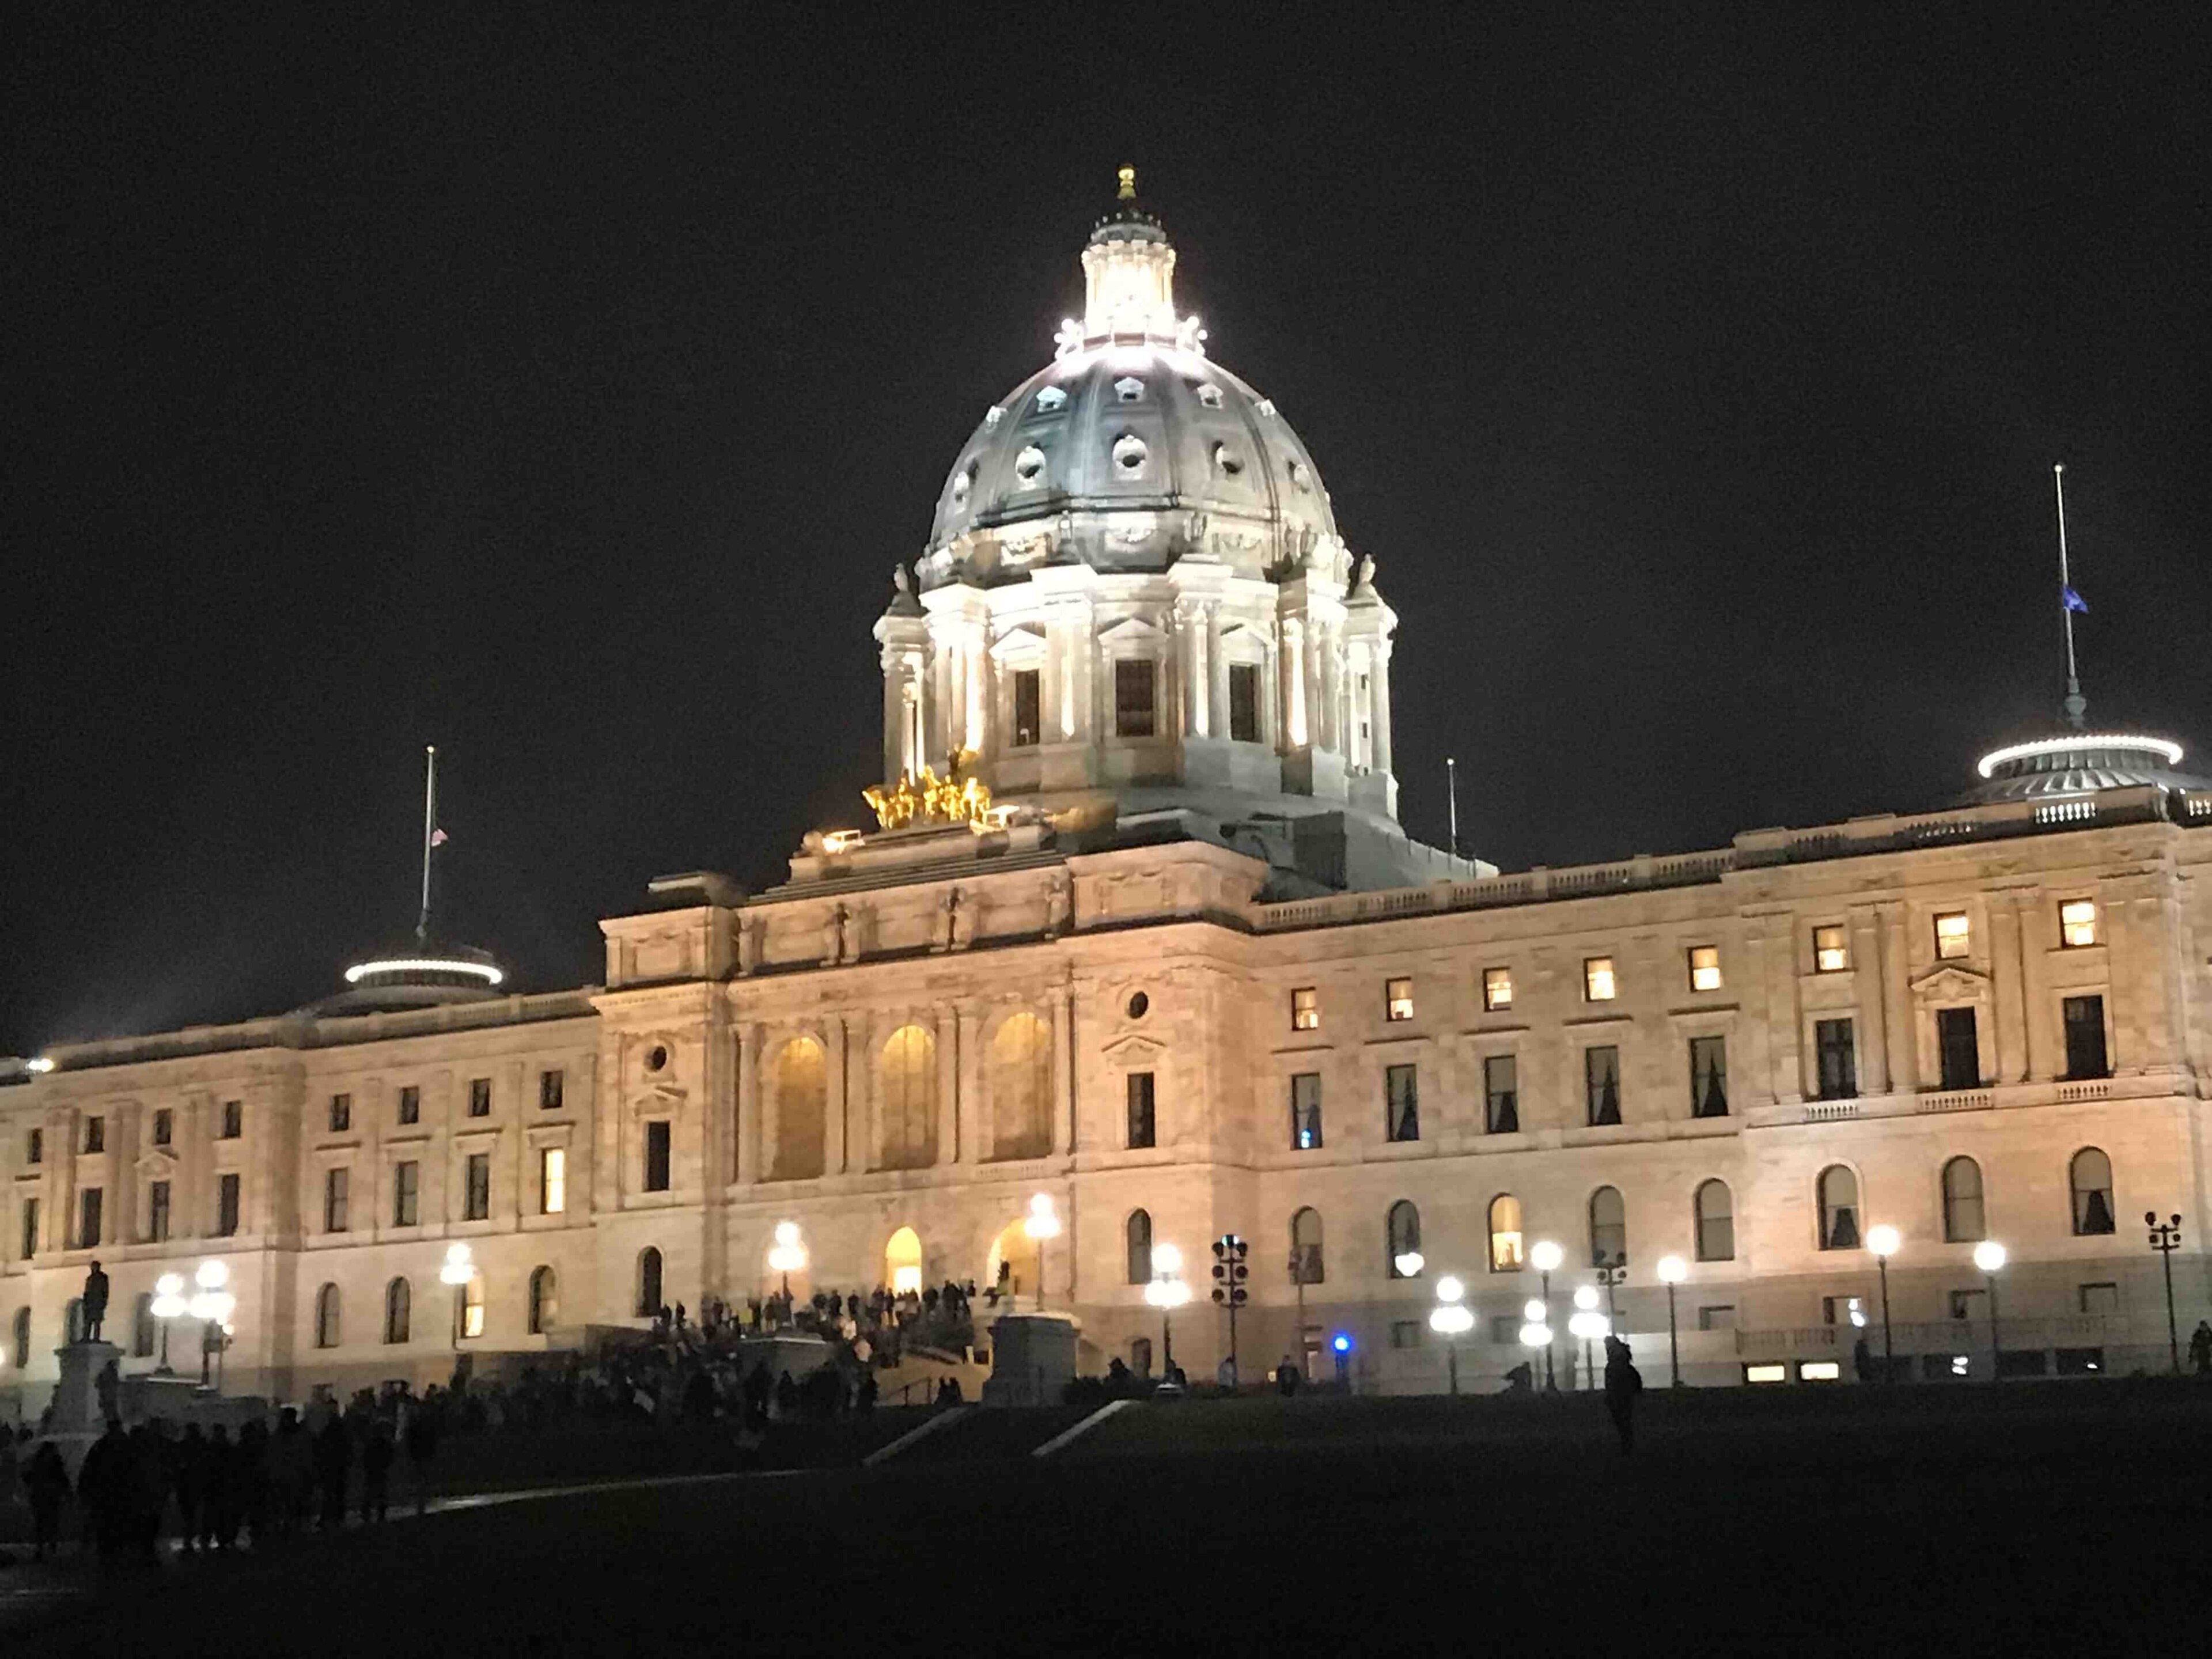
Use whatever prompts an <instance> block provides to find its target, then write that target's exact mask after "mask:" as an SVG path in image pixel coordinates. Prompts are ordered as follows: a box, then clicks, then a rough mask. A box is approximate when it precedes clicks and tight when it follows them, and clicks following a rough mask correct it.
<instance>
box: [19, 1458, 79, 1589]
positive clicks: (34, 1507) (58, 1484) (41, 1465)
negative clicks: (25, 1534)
mask: <svg viewBox="0 0 2212 1659" xmlns="http://www.w3.org/2000/svg"><path fill="white" fill-rule="evenodd" d="M23 1489H24V1492H25V1493H26V1495H27V1496H28V1497H29V1498H30V1500H31V1536H32V1538H33V1541H34V1542H35V1544H36V1546H37V1553H38V1558H39V1559H40V1560H41V1561H43V1560H45V1559H46V1558H47V1557H48V1556H50V1555H52V1553H54V1547H55V1546H56V1545H58V1544H59V1543H60V1542H61V1539H62V1504H64V1502H66V1501H67V1500H68V1498H69V1495H70V1477H69V1466H68V1465H67V1464H66V1463H64V1462H62V1455H61V1453H60V1452H58V1451H57V1450H56V1449H54V1443H53V1442H52V1441H51V1440H41V1441H40V1443H39V1449H38V1450H36V1451H34V1452H33V1453H32V1454H31V1462H30V1464H29V1466H28V1467H27V1468H25V1470H24V1471H23Z"/></svg>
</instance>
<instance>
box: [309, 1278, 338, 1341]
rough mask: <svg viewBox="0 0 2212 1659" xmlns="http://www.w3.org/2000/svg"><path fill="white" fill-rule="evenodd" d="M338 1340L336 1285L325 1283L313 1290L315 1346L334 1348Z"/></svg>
mask: <svg viewBox="0 0 2212 1659" xmlns="http://www.w3.org/2000/svg"><path fill="white" fill-rule="evenodd" d="M338 1340H339V1331H338V1287H337V1285H324V1286H323V1288H322V1289H320V1290H319V1291H316V1292H315V1346H317V1347H319V1348H335V1347H337V1345H338Z"/></svg>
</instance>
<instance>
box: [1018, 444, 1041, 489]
mask: <svg viewBox="0 0 2212 1659" xmlns="http://www.w3.org/2000/svg"><path fill="white" fill-rule="evenodd" d="M1014 476H1015V477H1017V478H1019V479H1020V480H1021V481H1022V482H1023V483H1035V482H1036V480H1037V479H1039V478H1040V477H1043V476H1044V451H1042V449H1039V448H1038V447H1036V445H1035V444H1030V445H1029V446H1028V447H1025V448H1024V450H1023V451H1022V453H1020V454H1018V455H1017V456H1015V457H1014Z"/></svg>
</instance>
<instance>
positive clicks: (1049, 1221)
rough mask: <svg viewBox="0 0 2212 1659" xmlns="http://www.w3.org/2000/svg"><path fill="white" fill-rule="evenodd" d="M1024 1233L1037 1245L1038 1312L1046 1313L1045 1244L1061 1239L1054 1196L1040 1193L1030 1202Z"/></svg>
mask: <svg viewBox="0 0 2212 1659" xmlns="http://www.w3.org/2000/svg"><path fill="white" fill-rule="evenodd" d="M1022 1231H1023V1232H1024V1234H1026V1235H1027V1236H1028V1237H1029V1238H1030V1240H1031V1241H1032V1242H1033V1243H1035V1244H1036V1253H1037V1311H1038V1312H1039V1313H1042V1312H1043V1311H1044V1242H1045V1240H1047V1239H1048V1238H1058V1237H1060V1216H1059V1213H1058V1212H1056V1211H1054V1208H1053V1207H1052V1194H1050V1193H1039V1194H1036V1196H1035V1197H1034V1198H1032V1199H1030V1212H1029V1214H1028V1215H1026V1216H1024V1218H1022Z"/></svg>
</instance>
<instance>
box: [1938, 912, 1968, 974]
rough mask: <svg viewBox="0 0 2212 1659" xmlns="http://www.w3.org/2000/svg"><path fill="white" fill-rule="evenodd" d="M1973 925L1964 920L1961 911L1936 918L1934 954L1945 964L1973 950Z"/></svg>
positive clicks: (1964, 915) (1964, 914) (1963, 914)
mask: <svg viewBox="0 0 2212 1659" xmlns="http://www.w3.org/2000/svg"><path fill="white" fill-rule="evenodd" d="M1973 945H1974V934H1973V924H1972V922H1970V921H1967V920H1966V912H1965V911H1963V910H1952V911H1949V912H1947V913H1946V914H1944V915H1940V916H1938V917H1936V956H1937V957H1939V958H1941V959H1942V960H1943V961H1945V962H1950V961H1954V960H1955V959H1956V958H1958V957H1963V956H1965V955H1966V953H1967V952H1968V951H1972V949H1973Z"/></svg>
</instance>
